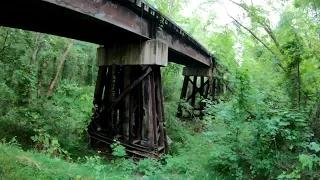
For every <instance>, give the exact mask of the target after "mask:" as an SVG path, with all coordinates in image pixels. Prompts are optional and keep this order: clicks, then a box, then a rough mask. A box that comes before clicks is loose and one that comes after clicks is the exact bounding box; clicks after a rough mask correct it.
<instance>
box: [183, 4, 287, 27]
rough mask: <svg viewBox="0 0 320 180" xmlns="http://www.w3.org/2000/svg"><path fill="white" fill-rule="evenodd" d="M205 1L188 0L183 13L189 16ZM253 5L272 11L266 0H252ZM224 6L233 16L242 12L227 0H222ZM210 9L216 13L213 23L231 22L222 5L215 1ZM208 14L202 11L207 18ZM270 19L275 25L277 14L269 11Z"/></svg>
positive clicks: (277, 19)
mask: <svg viewBox="0 0 320 180" xmlns="http://www.w3.org/2000/svg"><path fill="white" fill-rule="evenodd" d="M234 1H236V2H239V0H234ZM204 2H206V0H190V4H188V6H187V7H186V8H185V9H184V11H183V14H184V15H185V16H191V15H192V12H193V11H194V10H195V9H196V8H198V7H199V5H200V4H202V3H204ZM245 2H246V3H247V4H251V0H245ZM252 2H253V4H254V5H260V6H262V7H263V8H264V9H266V10H268V11H270V12H272V9H271V7H270V6H268V4H267V0H252ZM223 3H224V6H225V7H226V8H227V10H228V12H229V14H230V15H232V16H233V17H237V16H238V15H240V14H242V13H243V11H244V10H243V9H241V8H239V7H238V6H237V5H235V4H233V3H231V2H230V1H228V0H223ZM274 6H275V7H278V8H279V7H280V6H281V5H280V4H278V5H274ZM210 9H212V10H213V11H214V12H215V14H216V19H215V23H216V24H217V25H225V24H229V23H231V22H232V20H231V19H230V18H229V17H228V15H227V13H226V10H225V9H224V7H223V6H221V5H220V4H218V3H216V4H214V5H213V6H210ZM207 17H208V14H206V13H205V12H204V13H203V18H207ZM269 17H270V18H269V19H270V21H271V22H272V25H276V24H277V23H278V21H279V14H277V13H275V12H272V13H270V16H269Z"/></svg>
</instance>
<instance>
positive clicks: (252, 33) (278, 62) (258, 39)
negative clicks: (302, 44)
mask: <svg viewBox="0 0 320 180" xmlns="http://www.w3.org/2000/svg"><path fill="white" fill-rule="evenodd" d="M229 1H232V0H229ZM218 3H219V4H220V5H221V6H222V7H223V8H224V9H225V11H226V13H227V14H228V16H229V17H230V18H231V19H232V20H234V21H235V22H236V23H237V24H238V25H239V26H241V27H242V28H244V29H245V30H246V31H248V32H249V33H250V34H251V35H252V36H253V37H254V38H255V39H256V40H257V41H259V42H260V43H261V44H262V45H263V46H264V47H265V48H266V49H267V50H268V51H270V52H271V53H272V54H273V55H274V56H276V58H277V60H278V61H277V62H276V64H277V65H278V66H279V67H280V68H281V69H282V70H283V71H284V72H287V71H286V69H285V68H284V67H283V66H282V64H281V62H280V58H279V57H278V55H277V54H276V53H275V52H274V51H273V50H272V49H271V48H270V47H269V46H267V45H266V44H265V43H264V42H263V41H262V40H261V39H260V38H259V37H258V36H257V35H256V34H255V33H254V32H253V31H252V30H250V29H249V28H247V27H246V26H244V25H243V24H241V23H240V22H239V21H238V20H237V19H235V18H234V17H233V16H231V15H230V14H229V12H228V10H227V8H226V7H225V6H224V5H223V4H222V3H221V2H219V1H218Z"/></svg>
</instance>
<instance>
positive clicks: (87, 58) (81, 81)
mask: <svg viewBox="0 0 320 180" xmlns="http://www.w3.org/2000/svg"><path fill="white" fill-rule="evenodd" d="M88 60H89V56H88V54H86V60H85V62H84V64H83V66H82V71H81V76H80V83H79V84H80V87H81V86H82V84H83V79H84V72H85V70H86V66H87V63H88Z"/></svg>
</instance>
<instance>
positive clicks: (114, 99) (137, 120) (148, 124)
mask: <svg viewBox="0 0 320 180" xmlns="http://www.w3.org/2000/svg"><path fill="white" fill-rule="evenodd" d="M97 59H98V66H99V73H98V78H97V82H96V89H95V94H94V106H95V109H94V111H95V114H94V116H93V117H92V122H91V123H90V125H89V126H88V132H89V136H90V139H91V144H92V145H95V143H96V142H98V141H100V142H104V143H105V144H104V146H105V147H108V146H107V145H106V144H111V143H113V139H117V140H118V141H120V142H121V144H122V145H123V146H125V147H126V150H127V153H128V154H134V155H136V156H142V157H150V158H158V157H160V156H161V155H163V154H164V153H166V152H167V144H166V133H165V128H164V110H163V94H162V84H161V72H160V67H161V66H166V65H167V64H168V46H167V45H166V44H165V43H162V42H160V41H157V40H150V41H146V42H144V43H142V44H130V45H123V46H115V47H99V48H98V50H97Z"/></svg>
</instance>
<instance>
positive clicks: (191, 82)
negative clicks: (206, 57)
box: [177, 67, 215, 117]
mask: <svg viewBox="0 0 320 180" xmlns="http://www.w3.org/2000/svg"><path fill="white" fill-rule="evenodd" d="M183 76H184V82H183V86H182V91H181V96H180V99H181V100H184V101H186V102H187V103H189V104H190V105H191V106H192V107H193V112H192V113H191V114H193V115H202V110H203V109H204V107H205V103H203V102H202V101H201V100H203V99H211V100H214V98H215V83H214V76H215V68H212V67H184V69H183ZM199 100H200V101H199ZM195 111H199V112H200V113H195ZM189 113H190V112H189ZM182 114H183V108H182V104H181V103H180V104H179V106H178V114H177V115H178V117H182Z"/></svg>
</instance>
